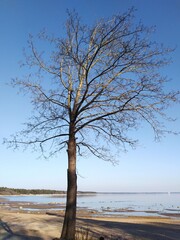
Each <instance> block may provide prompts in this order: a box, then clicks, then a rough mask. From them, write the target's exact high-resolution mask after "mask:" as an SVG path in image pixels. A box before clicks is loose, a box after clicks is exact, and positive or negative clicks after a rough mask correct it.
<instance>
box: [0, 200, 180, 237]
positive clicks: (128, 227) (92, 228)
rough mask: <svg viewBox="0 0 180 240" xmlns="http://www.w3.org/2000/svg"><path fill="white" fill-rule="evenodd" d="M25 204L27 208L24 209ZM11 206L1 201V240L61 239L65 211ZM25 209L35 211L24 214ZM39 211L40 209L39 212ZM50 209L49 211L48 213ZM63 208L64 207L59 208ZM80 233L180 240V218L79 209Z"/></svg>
mask: <svg viewBox="0 0 180 240" xmlns="http://www.w3.org/2000/svg"><path fill="white" fill-rule="evenodd" d="M23 204H24V205H23ZM35 206H36V205H35V204H29V203H21V202H15V203H12V202H8V201H5V200H4V199H1V200H0V239H2V240H6V239H13V240H26V239H27V240H30V239H32V240H42V239H44V240H52V239H53V238H58V237H59V236H60V231H61V228H62V223H63V216H64V211H63V210H55V209H53V208H54V207H57V205H56V204H54V205H51V207H50V204H49V205H48V206H47V205H45V204H38V209H40V211H39V210H37V209H35ZM25 207H28V208H33V209H34V211H28V210H25ZM39 207H40V208H39ZM47 207H48V208H49V207H50V208H49V210H48V211H47ZM59 207H63V206H61V205H60V206H59ZM77 230H78V231H79V232H82V231H83V232H84V231H85V232H88V233H89V236H91V237H93V239H98V238H99V237H100V236H103V237H104V238H105V239H111V240H113V239H114V240H115V239H116V240H117V239H118V240H180V218H170V217H169V216H167V217H122V216H116V217H113V216H101V215H98V214H97V212H95V211H89V210H87V209H78V212H77Z"/></svg>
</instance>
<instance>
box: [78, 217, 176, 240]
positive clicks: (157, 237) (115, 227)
mask: <svg viewBox="0 0 180 240" xmlns="http://www.w3.org/2000/svg"><path fill="white" fill-rule="evenodd" d="M82 222H84V224H86V225H87V226H89V227H90V226H94V225H95V226H98V227H100V228H102V229H106V232H107V233H109V235H106V233H104V234H105V236H104V238H105V239H108V238H110V239H133V240H180V225H178V224H167V223H152V224H137V223H122V222H110V221H101V220H91V219H83V221H82ZM90 229H92V228H90ZM91 232H92V233H93V231H91ZM94 233H96V232H94ZM102 236H103V233H102ZM123 236H124V237H123ZM128 237H129V238H128Z"/></svg>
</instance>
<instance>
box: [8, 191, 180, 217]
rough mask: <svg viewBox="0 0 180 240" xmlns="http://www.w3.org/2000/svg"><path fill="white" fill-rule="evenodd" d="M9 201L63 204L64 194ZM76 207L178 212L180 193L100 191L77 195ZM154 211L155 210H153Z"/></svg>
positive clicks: (125, 212) (134, 212)
mask: <svg viewBox="0 0 180 240" xmlns="http://www.w3.org/2000/svg"><path fill="white" fill-rule="evenodd" d="M7 198H8V199H9V200H10V201H25V202H35V203H61V204H62V205H64V204H65V202H66V198H65V196H48V195H43V196H37V195H33V196H9V197H7ZM78 207H83V208H88V209H93V210H97V211H99V212H102V213H105V214H121V215H131V216H132V215H135V216H137V215H142V216H146V215H147V216H148V215H151V216H156V215H158V214H164V213H171V214H172V213H173V214H174V213H175V214H180V193H171V194H168V193H138V194H137V193H101V194H99V193H98V194H96V195H81V196H78ZM153 211H155V212H153ZM157 212H158V213H157Z"/></svg>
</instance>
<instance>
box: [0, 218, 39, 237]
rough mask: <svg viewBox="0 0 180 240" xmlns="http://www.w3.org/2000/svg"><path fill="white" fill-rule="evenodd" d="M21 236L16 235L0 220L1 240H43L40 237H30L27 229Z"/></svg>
mask: <svg viewBox="0 0 180 240" xmlns="http://www.w3.org/2000/svg"><path fill="white" fill-rule="evenodd" d="M20 232H21V233H20V234H18V233H14V232H13V231H12V229H11V228H10V227H9V225H8V224H7V223H6V222H3V221H2V220H1V219H0V240H9V239H10V240H42V238H40V237H34V236H28V235H27V232H26V230H25V229H23V228H22V229H21V230H20Z"/></svg>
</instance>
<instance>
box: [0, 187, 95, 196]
mask: <svg viewBox="0 0 180 240" xmlns="http://www.w3.org/2000/svg"><path fill="white" fill-rule="evenodd" d="M81 194H82V195H85V194H88V195H89V194H97V193H96V192H91V191H78V195H81ZM12 195H14V196H16V195H17V196H19V195H66V191H61V190H48V189H19V188H7V187H0V196H12Z"/></svg>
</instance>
